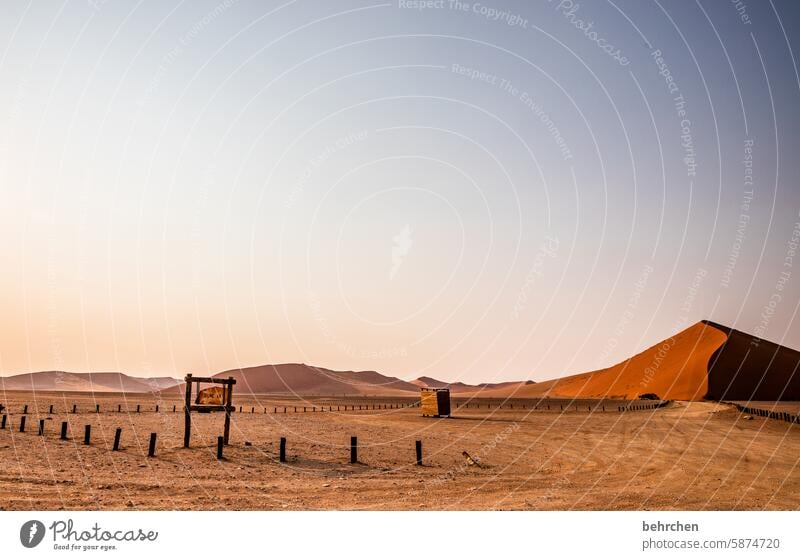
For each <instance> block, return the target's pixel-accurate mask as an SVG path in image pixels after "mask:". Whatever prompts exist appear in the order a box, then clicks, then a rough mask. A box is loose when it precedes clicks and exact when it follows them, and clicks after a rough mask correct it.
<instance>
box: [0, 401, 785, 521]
mask: <svg viewBox="0 0 800 560" xmlns="http://www.w3.org/2000/svg"><path fill="white" fill-rule="evenodd" d="M9 395H11V394H10V393H9ZM22 402H31V403H32V402H33V398H32V396H30V395H25V394H17V395H15V396H14V397H13V401H12V403H11V411H12V413H13V414H11V415H10V416H9V426H7V428H6V429H5V430H3V431H1V432H0V504H2V507H3V508H7V509H14V510H20V509H98V508H99V509H156V510H163V509H231V510H236V509H314V510H316V509H797V508H798V506H800V426H795V425H790V424H787V423H784V422H777V421H773V420H765V419H761V418H757V419H752V420H745V419H743V418H742V417H741V416H740V415H739V414H738V413H737V412H736V411H735V410H734V409H733V408H732V407H728V406H726V405H716V404H711V403H691V404H686V403H676V404H673V405H671V406H670V407H667V408H663V409H658V410H655V411H642V412H627V413H618V412H616V409H615V410H614V412H606V413H602V412H596V413H588V412H567V413H563V414H562V413H558V412H549V413H548V412H541V411H539V412H534V411H531V410H519V409H518V408H515V409H514V410H507V409H503V410H493V411H487V410H480V409H479V410H474V409H467V410H461V411H460V412H459V413H458V417H457V418H451V419H442V420H435V419H430V418H422V417H421V416H420V415H419V411H418V410H415V409H400V410H385V411H384V410H381V411H374V412H373V411H371V410H370V411H363V412H358V411H356V412H348V413H346V414H345V413H343V412H341V413H336V412H324V413H319V412H318V413H316V414H312V413H309V414H277V415H276V414H271V413H270V414H259V413H257V414H249V413H243V414H239V413H236V414H234V420H233V429H232V436H231V444H232V445H231V446H229V447H227V448H226V449H225V456H226V459H225V460H224V461H222V462H219V461H217V460H216V458H215V449H214V443H215V441H216V436H217V435H219V434H220V433H221V426H222V415H221V414H206V415H199V414H195V415H194V427H195V431H194V433H193V439H192V448H191V449H188V450H187V449H183V448H182V434H183V415H182V414H180V413H177V414H173V413H172V412H171V405H169V406H168V407H165V406H164V405H163V403H162V406H161V409H162V412H161V413H159V414H155V413H151V412H143V413H141V414H135V413H133V414H125V413H121V414H118V413H115V412H111V413H101V414H94V413H85V412H84V413H80V411H79V413H78V414H76V415H72V414H63V413H60V414H59V413H58V412H57V411H58V408H56V414H54V415H52V416H50V415H48V414H46V413H44V414H42V415H41V417H42V418H49V419H48V420H46V426H47V427H46V435H45V437H39V436H38V435H37V433H36V432H37V427H38V418H39V416H38V415H37V413H34V414H29V415H28V420H27V423H28V429H27V431H26V433H24V434H20V433H19V432H18V424H19V416H20V414H19V411H18V410H17V407H18V404H19V403H22ZM43 402H49V401H45V400H41V401H40V403H39V406H38V410H43V411H46V407H45V406H44V405H43V404H42V403H43ZM97 402H100V403H101V407H102V410H111V409H112V408H113V409H114V410H116V404H117V402H119V399H118V398H116V397H98V399H97ZM6 404H7V405H8V404H9V402H8V399H6ZM259 404H260V405H263V406H265V407H266V406H271V403H268V402H260V403H259ZM88 408H89V407H88V406H82V407H80V409H83V410H87V409H88ZM165 408H168V411H167V412H164V409H165ZM31 409H33V406H31ZM80 409H79V410H80ZM62 420H68V421H69V422H70V434H75V438H74V439H71V440H70V441H59V439H58V429H59V426H60V423H61V421H62ZM85 424H91V425H92V443H91V445H89V446H85V445H83V441H82V436H83V426H84V425H85ZM116 427H121V428H122V429H123V436H122V443H123V450H122V451H121V452H111V451H109V450H110V448H111V442H112V440H113V435H114V429H115V428H116ZM150 432H157V433H158V446H157V456H156V457H155V458H152V459H148V458H147V457H146V454H147V442H148V439H149V435H150ZM351 435H356V436H358V439H359V445H360V448H359V460H360V463H359V464H356V465H350V464H348V458H349V447H348V446H349V439H350V436H351ZM281 436H285V437H286V438H287V439H288V446H287V451H288V458H289V461H288V462H287V463H286V464H280V463H278V462H277V452H278V441H279V438H280V437H281ZM417 439H419V440H422V442H423V451H424V466H422V467H417V466H415V465H414V464H413V462H414V441H415V440H417ZM245 441H249V442H251V443H252V445H250V446H245V444H244V443H245ZM462 451H468V452H469V453H470V454H471V455H472V456H473V457H475V458H477V459H478V461H479V462H480V463H483V465H484V466H485V467H486V468H480V467H477V466H467V465H466V463H465V461H464V457H462Z"/></svg>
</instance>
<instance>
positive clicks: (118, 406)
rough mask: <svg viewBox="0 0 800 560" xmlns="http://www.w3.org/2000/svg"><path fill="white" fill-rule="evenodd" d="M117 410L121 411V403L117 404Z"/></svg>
mask: <svg viewBox="0 0 800 560" xmlns="http://www.w3.org/2000/svg"><path fill="white" fill-rule="evenodd" d="M117 412H122V405H121V404H118V405H117Z"/></svg>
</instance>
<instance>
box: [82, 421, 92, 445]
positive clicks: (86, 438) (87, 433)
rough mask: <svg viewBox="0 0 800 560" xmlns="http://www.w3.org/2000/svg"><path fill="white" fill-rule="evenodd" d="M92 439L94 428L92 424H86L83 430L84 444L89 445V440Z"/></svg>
mask: <svg viewBox="0 0 800 560" xmlns="http://www.w3.org/2000/svg"><path fill="white" fill-rule="evenodd" d="M91 437H92V426H91V425H90V424H86V427H85V428H84V429H83V444H84V445H89V440H90V438H91Z"/></svg>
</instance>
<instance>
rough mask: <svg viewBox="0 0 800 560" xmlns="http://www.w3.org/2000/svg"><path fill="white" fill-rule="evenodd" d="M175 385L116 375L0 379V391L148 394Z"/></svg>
mask: <svg viewBox="0 0 800 560" xmlns="http://www.w3.org/2000/svg"><path fill="white" fill-rule="evenodd" d="M177 382H178V380H177V379H173V378H172V377H132V376H130V375H125V374H124V373H119V372H96V373H73V372H68V371H38V372H35V373H23V374H20V375H12V376H10V377H0V390H5V391H82V392H95V393H113V392H121V393H150V392H153V391H160V390H162V389H164V388H166V387H171V386H174V385H175V384H176V383H177Z"/></svg>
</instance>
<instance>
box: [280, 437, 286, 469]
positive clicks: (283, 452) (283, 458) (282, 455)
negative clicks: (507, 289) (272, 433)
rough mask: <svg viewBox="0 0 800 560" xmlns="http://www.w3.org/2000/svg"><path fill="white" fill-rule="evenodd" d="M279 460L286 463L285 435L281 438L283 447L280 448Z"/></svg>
mask: <svg viewBox="0 0 800 560" xmlns="http://www.w3.org/2000/svg"><path fill="white" fill-rule="evenodd" d="M279 460H280V462H281V463H285V462H286V438H285V437H282V438H281V449H280V454H279Z"/></svg>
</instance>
